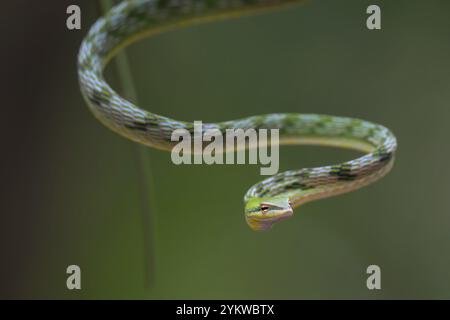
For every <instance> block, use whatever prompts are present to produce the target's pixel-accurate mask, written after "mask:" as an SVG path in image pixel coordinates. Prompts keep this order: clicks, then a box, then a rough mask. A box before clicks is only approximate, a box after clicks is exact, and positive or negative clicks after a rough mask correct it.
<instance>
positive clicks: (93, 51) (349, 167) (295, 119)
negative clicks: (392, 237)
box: [78, 0, 397, 230]
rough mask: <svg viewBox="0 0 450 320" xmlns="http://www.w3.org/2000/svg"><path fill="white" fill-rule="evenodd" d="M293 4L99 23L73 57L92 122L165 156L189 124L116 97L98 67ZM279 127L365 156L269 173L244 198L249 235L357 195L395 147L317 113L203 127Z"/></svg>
mask: <svg viewBox="0 0 450 320" xmlns="http://www.w3.org/2000/svg"><path fill="white" fill-rule="evenodd" d="M295 2H296V0H131V1H124V2H121V3H120V4H118V5H116V6H115V7H113V8H112V9H111V10H110V12H108V13H107V14H106V15H105V16H103V17H101V18H99V19H98V20H97V21H96V23H95V24H94V25H93V26H92V27H91V29H90V31H89V32H88V34H87V35H86V37H85V38H84V40H83V42H82V44H81V48H80V51H79V55H78V75H79V82H80V87H81V91H82V94H83V97H84V99H85V100H86V102H87V104H88V106H89V108H90V110H91V111H92V112H93V114H94V115H95V117H96V118H97V119H98V120H99V121H100V122H101V123H103V124H104V125H105V126H107V127H109V128H110V129H112V130H113V131H115V132H117V133H118V134H120V135H122V136H124V137H126V138H128V139H131V140H133V141H135V142H138V143H141V144H144V145H147V146H150V147H153V148H157V149H162V150H167V151H170V150H171V149H172V148H173V146H174V145H175V142H173V141H171V133H172V132H173V131H174V130H175V129H186V130H188V131H189V132H192V128H193V123H192V122H185V121H179V120H174V119H171V118H168V117H165V116H162V115H158V114H155V113H152V112H148V111H145V110H143V109H141V108H139V107H137V106H136V105H134V104H133V103H132V102H130V101H127V100H125V99H124V98H122V97H121V96H119V95H118V94H117V93H116V92H115V91H114V90H113V89H112V88H111V87H110V86H109V85H108V84H107V83H106V81H105V79H104V77H103V69H104V68H105V66H106V65H107V63H108V62H109V61H110V60H111V59H112V58H113V57H114V55H115V54H116V53H117V51H118V50H120V49H122V48H124V47H126V46H127V45H129V44H131V43H133V42H135V41H137V40H138V39H141V38H143V37H147V36H151V35H155V34H158V33H162V32H165V31H169V30H173V29H176V28H182V27H187V26H190V25H195V24H200V23H205V22H209V21H217V20H222V19H228V18H234V17H239V16H243V15H250V14H255V13H261V12H266V11H272V10H275V9H279V8H282V7H286V6H289V5H291V4H294V3H295ZM237 128H241V129H244V130H245V129H248V128H256V129H261V128H265V129H279V134H280V140H279V141H280V144H314V145H324V146H335V147H336V146H337V147H342V148H351V149H355V150H359V151H362V152H363V153H364V155H362V156H361V157H359V158H357V159H355V160H351V161H348V162H344V163H341V164H337V165H330V166H323V167H317V168H304V169H300V170H290V171H286V172H281V173H278V174H276V175H273V176H271V177H269V178H267V179H265V180H263V181H261V182H259V183H257V184H256V185H254V186H253V187H251V188H250V189H249V190H248V192H247V194H246V195H245V197H244V201H245V218H246V221H247V223H248V224H249V226H250V227H251V228H252V229H253V230H268V229H270V227H271V226H272V225H273V223H274V222H277V221H279V220H282V219H285V218H288V217H290V216H292V214H293V208H295V207H298V206H299V205H301V204H303V203H305V202H308V201H312V200H317V199H322V198H326V197H330V196H334V195H338V194H342V193H344V192H349V191H353V190H357V189H359V188H361V187H363V186H366V185H368V184H369V183H372V182H374V181H376V180H378V179H379V178H381V177H382V176H384V175H385V174H386V173H387V172H388V171H389V170H390V169H391V167H392V165H393V162H394V154H395V150H396V147H397V142H396V138H395V136H394V135H393V134H392V132H391V131H390V130H389V129H387V128H386V127H384V126H382V125H379V124H375V123H372V122H369V121H364V120H359V119H354V118H346V117H337V116H329V115H318V114H296V113H291V114H283V113H278V114H268V115H257V116H252V117H248V118H245V119H239V120H233V121H225V122H219V123H208V124H204V125H203V130H208V129H218V130H220V131H221V132H225V130H226V129H237Z"/></svg>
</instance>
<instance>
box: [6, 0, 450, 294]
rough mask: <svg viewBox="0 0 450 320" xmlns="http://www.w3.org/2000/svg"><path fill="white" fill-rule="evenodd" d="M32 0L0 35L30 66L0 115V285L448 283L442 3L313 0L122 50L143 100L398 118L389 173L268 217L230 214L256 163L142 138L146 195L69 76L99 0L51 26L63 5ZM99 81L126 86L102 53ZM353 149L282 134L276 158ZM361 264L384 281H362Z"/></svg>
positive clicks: (160, 109) (159, 109)
mask: <svg viewBox="0 0 450 320" xmlns="http://www.w3.org/2000/svg"><path fill="white" fill-rule="evenodd" d="M46 3H47V5H46V6H43V5H42V3H41V2H39V3H34V2H31V1H22V3H21V4H20V5H19V6H18V8H19V9H20V14H19V13H18V16H17V17H16V19H19V18H18V17H20V19H19V20H14V16H13V15H10V17H9V18H8V19H9V20H7V22H10V23H11V25H12V24H13V23H16V24H17V23H20V21H23V23H22V24H21V28H22V29H21V32H23V38H22V39H18V38H17V36H16V37H15V36H14V34H15V33H12V34H11V35H10V37H9V38H8V39H7V45H8V48H9V49H10V50H11V51H12V52H15V54H12V58H11V59H12V63H11V65H10V66H9V68H8V69H7V71H6V72H7V73H8V72H10V73H11V74H17V71H16V72H14V67H15V66H21V67H23V68H24V69H25V70H24V71H23V73H20V74H19V75H18V76H16V78H14V79H15V80H16V81H17V82H18V83H20V84H21V87H20V89H17V90H18V92H17V99H16V100H15V102H14V104H12V105H11V104H9V105H8V108H6V107H5V109H8V110H7V111H6V112H7V113H6V117H5V119H6V120H5V121H4V122H5V124H4V125H3V129H4V130H6V133H5V136H6V137H7V140H9V142H8V144H7V148H8V150H9V152H7V155H5V156H4V161H7V165H5V166H4V168H8V169H7V170H6V172H5V181H4V186H3V188H4V192H3V196H4V197H5V200H4V201H3V206H4V208H2V214H1V215H2V223H1V228H2V230H1V231H2V232H1V237H2V239H1V240H2V241H1V242H2V247H1V249H2V257H3V258H2V269H3V270H2V275H3V276H4V279H2V284H3V285H2V289H0V295H1V297H4V298H62V299H72V298H82V299H99V298H127V299H128V298H137V299H222V298H223V299H247V298H248V299H305V298H344V299H347V298H367V299H380V298H385V299H397V298H447V299H448V298H450V273H449V270H450V255H449V252H450V232H449V231H450V212H449V211H450V202H449V198H448V191H449V181H450V172H449V170H448V166H447V162H448V157H449V156H450V150H449V148H448V141H447V139H448V137H449V136H450V135H449V134H450V128H449V125H448V123H449V119H450V107H449V101H450V73H449V68H450V59H449V57H450V41H449V39H450V19H449V12H450V2H448V1H411V0H410V1H406V0H404V1H361V0H352V1H350V0H343V1H333V0H317V1H312V0H311V1H307V2H306V3H304V4H302V5H300V6H298V7H295V8H291V9H289V10H283V11H280V12H274V13H271V14H267V15H261V16H254V17H247V18H244V19H238V20H231V21H226V22H217V23H212V24H208V25H202V26H197V27H193V28H190V29H186V30H179V31H176V32H172V33H168V34H164V35H160V36H157V37H155V38H152V39H150V40H144V41H141V42H139V43H137V44H135V45H133V46H131V47H129V48H128V49H127V55H128V59H129V61H130V67H131V73H132V75H133V79H134V82H135V85H136V90H137V93H138V96H139V102H140V105H141V106H142V107H144V108H146V109H147V110H151V111H152V112H155V113H159V114H163V115H167V116H171V117H173V118H175V119H183V120H202V121H204V122H208V121H214V122H215V121H223V120H230V119H236V118H240V117H245V116H250V115H255V114H263V113H272V112H301V113H324V114H333V115H340V116H351V117H358V118H362V119H367V120H370V121H374V122H378V123H381V124H384V125H386V126H387V127H388V128H391V129H392V130H393V131H394V133H395V134H396V135H397V138H398V141H399V149H398V156H397V160H396V164H395V167H394V169H393V170H392V171H391V173H390V174H389V175H388V176H386V177H385V178H384V179H382V180H381V181H379V182H378V183H376V184H374V185H371V186H369V187H367V188H364V189H362V190H360V191H357V192H353V193H350V194H346V195H343V196H340V197H336V198H330V199H326V200H323V201H319V202H314V203H310V204H307V205H305V206H303V207H300V208H298V209H297V210H296V211H295V215H294V217H293V218H291V219H289V220H287V221H285V222H282V223H280V224H277V225H276V226H275V227H274V229H273V230H271V231H270V232H268V233H255V232H253V231H251V230H250V229H249V227H248V226H247V224H246V223H245V220H244V216H243V202H242V198H243V195H244V194H245V192H246V190H247V189H248V188H249V187H250V186H251V185H253V184H254V183H255V182H256V181H258V180H260V179H261V176H259V167H258V166H250V165H223V166H219V165H216V166H207V165H190V166H188V165H184V166H183V165H182V166H175V165H173V164H172V162H171V161H170V154H169V153H166V152H162V151H157V150H151V149H145V150H144V151H143V152H145V153H146V155H147V158H148V164H147V169H150V171H151V179H150V180H148V181H145V183H147V184H148V187H149V192H148V193H147V192H146V193H145V194H142V183H143V182H142V181H141V180H140V179H141V178H142V176H143V168H142V167H141V166H140V165H139V161H138V155H139V152H142V149H141V148H142V147H139V146H137V145H136V144H134V143H132V142H130V141H128V140H125V139H123V138H121V137H119V136H118V135H116V134H115V133H113V132H111V131H109V130H108V129H106V128H105V127H103V126H102V125H101V124H100V123H99V122H97V120H95V119H94V117H93V116H92V115H91V114H90V112H89V110H88V108H87V106H86V105H85V103H84V101H83V100H82V97H81V94H80V92H79V87H78V83H77V74H76V55H77V51H78V48H79V45H80V42H81V39H82V37H83V35H84V34H85V33H86V32H87V31H88V29H89V26H90V25H91V24H92V23H93V22H94V21H95V19H96V17H98V15H99V13H98V7H97V6H96V4H95V1H76V2H75V3H77V4H78V5H80V7H81V10H82V30H81V31H68V30H67V29H66V28H65V19H66V14H65V9H66V7H67V6H68V5H69V4H72V3H74V2H73V1H72V2H71V1H49V0H47V1H46ZM370 4H378V5H380V7H381V10H382V30H380V31H369V30H367V28H366V26H365V21H366V18H367V14H366V13H365V11H366V8H367V6H368V5H370ZM10 6H14V5H10ZM16 6H17V5H16ZM20 6H22V7H20ZM11 32H13V31H11ZM15 32H17V31H15ZM22 76H23V77H22ZM107 77H108V79H109V81H110V82H111V83H112V85H113V87H114V88H116V89H117V90H118V91H119V92H121V87H120V79H118V77H117V72H116V71H115V68H114V64H111V65H110V67H109V68H108V70H107ZM4 115H5V113H4ZM356 155H357V154H356V153H354V152H351V151H343V150H337V149H325V148H319V147H283V148H282V149H281V150H280V162H281V167H280V170H281V171H284V170H286V169H290V168H302V167H307V166H320V165H326V164H332V163H337V162H339V161H344V160H348V159H351V158H352V157H355V156H356ZM145 204H149V208H148V209H147V210H145V208H143V207H145ZM70 264H77V265H79V266H80V267H81V270H82V290H81V291H76V290H74V291H69V290H67V289H66V277H67V275H66V273H65V271H66V267H67V266H68V265H70ZM371 264H376V265H379V266H380V267H381V272H382V290H379V291H376V290H375V291H369V290H368V289H367V288H366V278H367V274H366V268H367V266H368V265H371Z"/></svg>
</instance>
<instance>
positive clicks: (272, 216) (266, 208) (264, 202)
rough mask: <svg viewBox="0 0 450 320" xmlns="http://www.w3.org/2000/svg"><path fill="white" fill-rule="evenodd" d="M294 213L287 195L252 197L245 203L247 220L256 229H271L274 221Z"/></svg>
mask: <svg viewBox="0 0 450 320" xmlns="http://www.w3.org/2000/svg"><path fill="white" fill-rule="evenodd" d="M292 214H293V211H292V207H291V204H290V202H289V198H288V197H286V196H274V197H266V198H251V199H249V200H248V201H247V203H246V205H245V220H246V221H247V224H248V225H249V226H250V228H252V229H253V230H255V231H266V230H269V229H270V228H271V227H272V225H273V223H275V222H277V221H280V220H284V219H286V218H289V217H290V216H292Z"/></svg>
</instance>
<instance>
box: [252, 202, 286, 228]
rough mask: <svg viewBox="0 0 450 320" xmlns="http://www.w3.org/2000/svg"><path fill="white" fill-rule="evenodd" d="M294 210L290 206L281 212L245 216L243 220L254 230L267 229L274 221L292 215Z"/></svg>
mask: <svg viewBox="0 0 450 320" xmlns="http://www.w3.org/2000/svg"><path fill="white" fill-rule="evenodd" d="M293 214H294V211H293V210H292V208H286V209H284V210H283V212H281V213H277V214H273V215H267V216H246V217H245V220H246V221H247V224H248V225H249V227H250V228H251V229H252V230H254V231H268V230H270V229H271V228H272V226H273V225H274V223H276V222H278V221H281V220H285V219H287V218H289V217H292V215H293Z"/></svg>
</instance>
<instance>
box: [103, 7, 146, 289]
mask: <svg viewBox="0 0 450 320" xmlns="http://www.w3.org/2000/svg"><path fill="white" fill-rule="evenodd" d="M98 3H99V5H100V11H101V12H102V13H106V12H107V11H109V9H111V8H112V6H113V1H111V0H99V2H98ZM115 62H116V68H117V74H118V76H119V83H120V85H121V87H122V90H123V93H124V95H126V97H127V99H130V100H131V101H133V102H134V103H136V104H138V95H137V92H136V88H135V86H134V83H133V77H132V76H131V70H130V65H129V62H128V58H127V55H126V53H125V52H124V51H122V52H120V53H119V54H118V55H117V56H116V57H115ZM133 154H134V158H135V162H136V168H137V176H138V183H139V199H140V206H141V217H142V223H143V233H144V241H145V244H144V250H145V252H144V257H145V272H144V274H145V284H146V287H147V288H150V286H151V285H152V284H153V282H154V267H155V263H154V258H153V257H154V245H153V241H154V239H153V232H152V231H153V219H152V215H151V205H150V203H151V202H150V198H151V194H150V189H151V188H150V186H151V181H152V172H151V161H150V157H149V154H148V152H147V149H146V148H145V147H143V146H140V145H133Z"/></svg>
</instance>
